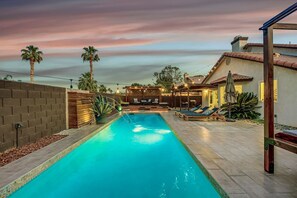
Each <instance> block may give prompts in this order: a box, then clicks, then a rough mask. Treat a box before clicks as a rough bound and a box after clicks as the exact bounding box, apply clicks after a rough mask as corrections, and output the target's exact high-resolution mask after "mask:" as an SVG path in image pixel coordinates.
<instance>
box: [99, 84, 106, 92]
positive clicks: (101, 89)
mask: <svg viewBox="0 0 297 198" xmlns="http://www.w3.org/2000/svg"><path fill="white" fill-rule="evenodd" d="M106 92H107V88H106V87H105V85H99V93H106Z"/></svg>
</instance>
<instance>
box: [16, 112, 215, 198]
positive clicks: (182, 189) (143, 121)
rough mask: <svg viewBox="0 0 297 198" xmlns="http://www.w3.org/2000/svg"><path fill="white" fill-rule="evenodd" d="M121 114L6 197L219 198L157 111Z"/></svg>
mask: <svg viewBox="0 0 297 198" xmlns="http://www.w3.org/2000/svg"><path fill="white" fill-rule="evenodd" d="M130 118H131V120H132V121H133V123H132V124H129V123H128V122H127V121H126V120H127V118H126V119H125V117H122V118H120V119H118V120H117V121H115V122H113V123H112V124H111V125H110V126H109V127H107V128H105V129H104V130H103V131H101V132H100V133H98V134H96V135H95V136H93V137H92V138H91V139H89V140H88V141H86V142H85V143H83V144H82V145H81V146H79V147H77V148H76V149H75V150H73V151H72V152H70V153H69V154H68V155H66V156H65V157H64V158H62V159H61V160H59V161H58V162H56V163H55V164H54V165H52V166H51V167H50V168H48V169H47V170H45V171H44V172H42V173H41V174H40V175H39V176H37V177H36V178H35V179H33V180H32V181H30V182H29V183H27V184H26V185H24V186H23V187H22V188H20V189H19V190H18V191H16V192H15V193H13V194H12V195H11V197H22V198H24V197H30V198H33V197H34V198H37V197H42V198H46V197H53V198H58V197H63V198H65V197H71V198H73V197H100V198H142V197H143V198H155V197H156V198H157V197H160V198H165V197H170V198H171V197H172V198H187V197H207V198H212V197H219V194H218V193H217V192H216V190H215V189H214V187H213V186H212V185H211V183H210V181H209V180H208V179H207V178H206V176H205V175H204V174H203V172H202V171H201V170H200V168H199V167H198V166H197V165H196V163H195V161H194V160H193V159H192V158H191V156H190V155H189V153H188V152H187V151H186V149H185V148H184V147H183V145H182V144H181V143H180V142H179V141H178V140H177V138H176V137H175V135H174V134H173V132H172V131H171V130H170V128H169V127H168V125H167V124H166V123H165V121H164V120H163V118H162V117H161V116H160V115H158V114H135V115H130Z"/></svg>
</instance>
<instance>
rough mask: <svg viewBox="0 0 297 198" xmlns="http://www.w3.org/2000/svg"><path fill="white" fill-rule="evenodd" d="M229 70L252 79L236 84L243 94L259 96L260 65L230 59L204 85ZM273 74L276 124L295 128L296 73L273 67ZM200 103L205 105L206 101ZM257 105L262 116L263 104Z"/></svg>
mask: <svg viewBox="0 0 297 198" xmlns="http://www.w3.org/2000/svg"><path fill="white" fill-rule="evenodd" d="M229 70H231V72H232V73H237V74H241V75H246V76H251V77H253V78H254V79H253V80H252V81H250V82H241V83H237V84H242V86H243V92H254V93H256V94H257V95H259V84H260V82H262V81H263V64H262V63H258V62H254V61H247V60H242V59H237V58H231V61H230V64H229V65H226V60H224V61H223V62H222V63H221V65H220V66H219V68H218V69H217V70H216V71H215V73H214V74H213V75H212V76H211V77H210V78H209V79H208V80H207V82H206V83H210V82H211V81H213V80H216V79H218V78H220V77H223V76H226V75H227V74H228V71H229ZM274 73H275V76H274V77H275V78H274V79H276V80H277V81H278V101H277V102H275V114H276V116H277V118H276V122H277V123H280V124H285V125H289V126H295V127H297V118H296V117H297V102H296V101H297V71H295V70H291V69H285V68H282V67H278V66H275V67H274ZM219 86H221V85H219ZM219 94H220V93H219ZM219 94H218V95H219ZM218 97H219V99H220V96H218ZM203 98H207V97H203ZM202 103H203V104H205V103H206V101H203V102H202ZM259 105H261V106H262V108H261V109H260V110H259V112H260V113H261V115H262V116H263V102H261V101H259Z"/></svg>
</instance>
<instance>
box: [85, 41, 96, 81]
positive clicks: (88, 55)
mask: <svg viewBox="0 0 297 198" xmlns="http://www.w3.org/2000/svg"><path fill="white" fill-rule="evenodd" d="M83 50H84V53H82V55H81V57H82V59H83V62H85V61H89V62H90V77H91V79H93V62H98V61H100V58H99V55H98V53H97V52H98V50H97V49H96V48H94V46H89V47H84V48H83Z"/></svg>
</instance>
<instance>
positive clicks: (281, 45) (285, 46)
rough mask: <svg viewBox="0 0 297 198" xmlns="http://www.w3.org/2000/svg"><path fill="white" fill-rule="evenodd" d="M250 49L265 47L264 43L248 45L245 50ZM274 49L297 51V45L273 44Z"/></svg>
mask: <svg viewBox="0 0 297 198" xmlns="http://www.w3.org/2000/svg"><path fill="white" fill-rule="evenodd" d="M249 47H263V43H247V44H246V45H245V46H244V47H243V49H247V48H249ZM273 47H275V48H291V49H297V44H273Z"/></svg>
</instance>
